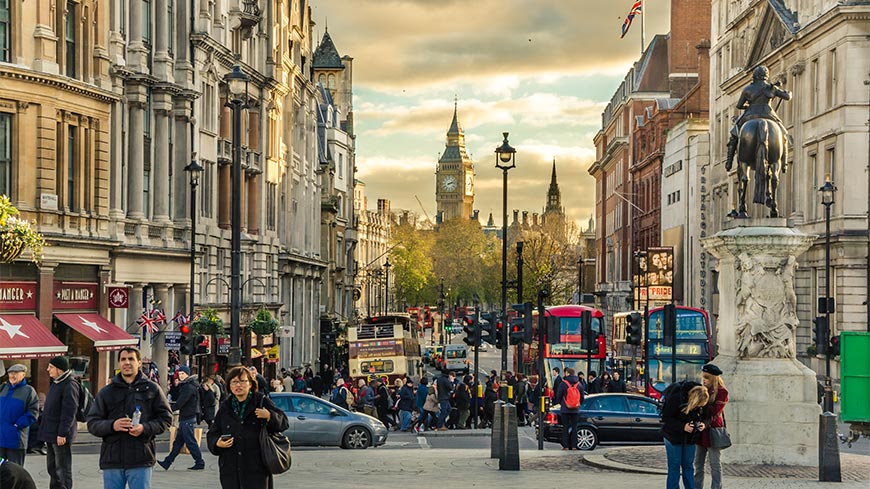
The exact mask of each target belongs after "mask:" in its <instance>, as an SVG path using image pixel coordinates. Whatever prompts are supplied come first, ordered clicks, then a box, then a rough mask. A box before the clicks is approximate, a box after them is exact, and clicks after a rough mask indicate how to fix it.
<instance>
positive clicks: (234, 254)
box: [224, 65, 250, 366]
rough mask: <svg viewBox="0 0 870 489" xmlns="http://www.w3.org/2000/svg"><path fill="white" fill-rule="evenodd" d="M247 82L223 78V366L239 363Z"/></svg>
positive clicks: (238, 72) (238, 71) (237, 70)
mask: <svg viewBox="0 0 870 489" xmlns="http://www.w3.org/2000/svg"><path fill="white" fill-rule="evenodd" d="M249 80H250V78H249V77H248V75H246V74H245V73H244V72H242V68H241V66H239V65H234V66H233V71H231V72H230V73H228V74H227V75H226V76H224V81H226V83H227V88H228V91H229V94H228V95H229V96H228V97H227V99H228V102H227V104H228V105H229V106H230V109H232V112H233V135H232V137H233V162H232V164H233V168H232V184H233V187H232V192H231V194H232V195H231V199H230V206H231V208H232V216H231V219H232V222H231V226H232V240H231V247H230V248H231V249H230V282H231V283H230V354H229V358H228V359H227V364H228V365H230V366H234V365H239V364H241V363H242V361H241V360H242V358H241V352H240V351H239V337H240V333H241V325H240V323H241V309H242V286H241V277H240V276H241V272H242V262H241V254H242V154H241V153H242V134H241V133H242V110H243V109H246V108H247V107H248V105H247V101H248V81H249Z"/></svg>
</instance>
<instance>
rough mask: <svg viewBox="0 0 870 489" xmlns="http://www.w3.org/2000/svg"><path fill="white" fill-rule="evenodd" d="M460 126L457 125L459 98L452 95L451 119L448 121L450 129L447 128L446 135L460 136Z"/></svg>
mask: <svg viewBox="0 0 870 489" xmlns="http://www.w3.org/2000/svg"><path fill="white" fill-rule="evenodd" d="M462 135H463V133H462V126H460V125H459V98H458V97H457V96H456V95H454V96H453V121H452V122H451V123H450V129H448V130H447V136H462Z"/></svg>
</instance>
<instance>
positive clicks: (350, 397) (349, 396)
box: [338, 387, 353, 407]
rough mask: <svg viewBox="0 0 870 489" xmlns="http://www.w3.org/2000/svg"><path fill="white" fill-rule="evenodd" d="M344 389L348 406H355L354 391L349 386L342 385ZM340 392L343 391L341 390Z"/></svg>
mask: <svg viewBox="0 0 870 489" xmlns="http://www.w3.org/2000/svg"><path fill="white" fill-rule="evenodd" d="M342 389H344V402H345V403H347V406H348V407H350V406H353V392H351V391H350V389H348V388H347V387H342ZM338 392H339V394H340V393H341V391H340V390H339V391H338Z"/></svg>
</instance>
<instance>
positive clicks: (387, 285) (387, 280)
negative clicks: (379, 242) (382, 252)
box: [384, 258, 393, 314]
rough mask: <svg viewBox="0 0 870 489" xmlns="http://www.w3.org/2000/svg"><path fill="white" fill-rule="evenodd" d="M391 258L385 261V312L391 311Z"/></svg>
mask: <svg viewBox="0 0 870 489" xmlns="http://www.w3.org/2000/svg"><path fill="white" fill-rule="evenodd" d="M392 266H393V265H392V263H390V259H389V258H387V262H386V263H384V314H389V313H390V267H392Z"/></svg>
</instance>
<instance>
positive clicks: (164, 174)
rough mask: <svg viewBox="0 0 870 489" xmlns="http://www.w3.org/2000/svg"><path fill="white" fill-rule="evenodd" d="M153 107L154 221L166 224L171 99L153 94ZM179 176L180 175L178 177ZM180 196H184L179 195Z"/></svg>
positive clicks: (165, 95) (164, 93)
mask: <svg viewBox="0 0 870 489" xmlns="http://www.w3.org/2000/svg"><path fill="white" fill-rule="evenodd" d="M155 98H156V101H155V102H156V103H155V107H154V116H155V117H154V161H153V163H152V168H153V170H154V171H153V172H152V174H153V176H154V196H153V199H154V220H155V221H156V222H157V223H159V224H168V223H169V222H170V220H169V158H170V155H169V118H170V115H171V114H172V110H171V109H172V97H171V96H170V95H169V93H166V92H156V93H155ZM179 176H181V175H179ZM181 195H182V196H183V195H184V194H181Z"/></svg>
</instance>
